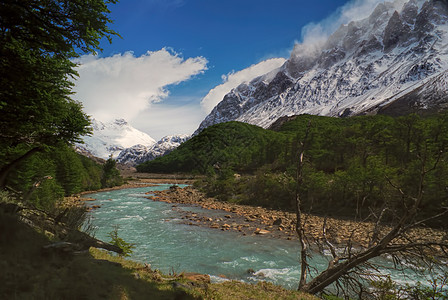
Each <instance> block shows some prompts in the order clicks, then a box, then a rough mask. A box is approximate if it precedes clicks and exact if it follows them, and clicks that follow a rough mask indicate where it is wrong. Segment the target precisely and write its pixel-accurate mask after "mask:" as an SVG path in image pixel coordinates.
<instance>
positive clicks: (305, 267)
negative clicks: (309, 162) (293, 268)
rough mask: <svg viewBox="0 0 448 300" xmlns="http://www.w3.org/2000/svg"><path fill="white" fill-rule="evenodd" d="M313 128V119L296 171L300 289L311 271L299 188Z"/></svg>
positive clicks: (299, 155) (301, 148)
mask: <svg viewBox="0 0 448 300" xmlns="http://www.w3.org/2000/svg"><path fill="white" fill-rule="evenodd" d="M310 130H311V120H310V121H309V122H308V126H307V128H306V131H305V137H304V139H303V141H301V142H300V143H299V149H298V161H297V173H296V182H297V185H296V195H295V196H296V202H295V204H296V205H295V206H296V218H297V222H296V233H297V235H298V237H299V243H300V262H301V264H300V268H301V270H300V281H299V290H302V289H303V287H304V286H305V285H306V281H307V277H308V271H309V264H308V256H309V253H308V252H309V249H308V243H307V241H306V236H305V228H304V226H305V221H304V219H303V217H302V216H303V214H302V201H301V199H300V193H299V189H300V186H301V185H302V181H303V174H302V170H303V159H304V153H305V149H306V146H307V143H308V137H309V133H310Z"/></svg>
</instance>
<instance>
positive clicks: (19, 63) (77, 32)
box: [0, 0, 116, 186]
mask: <svg viewBox="0 0 448 300" xmlns="http://www.w3.org/2000/svg"><path fill="white" fill-rule="evenodd" d="M111 3H116V0H89V1H84V0H70V1H65V0H47V1H41V0H5V1H1V3H0V78H1V80H0V115H1V116H2V117H1V119H0V147H1V152H2V155H0V157H2V160H1V161H0V186H5V185H6V180H7V177H8V175H9V173H10V172H11V171H12V170H13V169H14V167H15V166H17V164H19V163H20V162H21V161H23V160H25V159H26V158H28V157H30V156H32V155H33V154H35V153H36V152H41V151H44V150H47V149H48V147H52V146H55V145H57V144H58V143H60V142H64V143H72V142H77V141H79V138H80V136H81V135H84V134H87V133H89V130H88V125H89V119H88V117H87V115H86V114H85V113H84V112H83V111H82V107H81V104H80V103H78V102H75V101H73V100H72V99H70V94H71V93H72V92H71V87H72V85H73V83H72V78H73V77H75V76H76V75H77V74H76V71H75V70H74V67H75V66H76V65H75V63H74V62H73V61H72V60H71V59H72V58H74V57H76V56H78V55H79V53H95V51H97V50H101V48H100V46H99V43H100V40H101V39H102V38H107V39H109V41H110V40H111V37H112V36H113V35H115V34H116V33H115V32H114V31H112V30H111V29H109V28H108V25H109V24H110V23H111V20H110V19H109V17H108V13H109V12H110V11H109V10H108V5H109V4H111Z"/></svg>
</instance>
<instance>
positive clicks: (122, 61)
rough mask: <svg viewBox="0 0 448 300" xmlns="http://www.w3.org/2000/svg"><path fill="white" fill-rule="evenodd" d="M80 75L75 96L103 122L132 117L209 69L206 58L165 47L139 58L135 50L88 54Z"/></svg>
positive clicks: (81, 62)
mask: <svg viewBox="0 0 448 300" xmlns="http://www.w3.org/2000/svg"><path fill="white" fill-rule="evenodd" d="M76 62H77V63H78V64H79V66H78V68H77V71H78V73H79V78H77V80H76V81H75V87H74V91H75V92H76V94H75V95H74V97H73V98H74V99H76V100H78V101H80V102H82V103H83V105H84V110H85V111H86V113H88V114H91V115H93V116H94V117H95V118H97V119H99V120H101V121H110V120H112V119H115V118H125V119H127V120H130V119H132V118H133V117H135V116H136V115H138V114H139V112H141V111H143V110H145V109H147V108H148V107H149V106H150V104H151V103H157V102H159V101H161V100H162V99H163V98H165V97H167V96H168V95H169V91H168V89H167V86H169V85H176V84H178V83H180V82H182V81H186V80H188V79H190V78H192V77H193V76H194V75H197V74H199V73H202V72H204V70H206V69H207V60H206V59H205V58H204V57H195V58H188V59H186V60H185V59H183V58H182V57H180V56H179V55H178V54H176V53H174V52H170V51H168V50H167V49H166V48H163V49H161V50H159V51H154V52H150V51H148V52H147V53H145V54H143V55H141V56H139V57H136V56H135V55H134V54H133V53H132V52H126V53H124V54H117V55H114V56H111V57H104V58H101V57H98V56H93V55H85V56H82V57H80V58H79V59H77V60H76Z"/></svg>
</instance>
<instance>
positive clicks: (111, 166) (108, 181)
mask: <svg viewBox="0 0 448 300" xmlns="http://www.w3.org/2000/svg"><path fill="white" fill-rule="evenodd" d="M122 183H123V178H122V177H121V176H120V171H118V170H117V163H116V161H115V159H113V158H112V157H110V158H109V159H108V160H106V162H105V163H104V165H103V175H102V177H101V187H103V188H107V187H113V186H117V185H120V184H122Z"/></svg>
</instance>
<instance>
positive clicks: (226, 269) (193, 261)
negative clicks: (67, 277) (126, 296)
mask: <svg viewBox="0 0 448 300" xmlns="http://www.w3.org/2000/svg"><path fill="white" fill-rule="evenodd" d="M169 186H170V185H158V186H155V187H143V188H132V189H122V190H114V191H108V192H100V193H95V194H90V195H88V197H92V198H95V199H96V200H95V201H88V203H87V204H88V205H100V206H101V207H100V208H98V209H95V210H93V211H92V212H91V213H90V216H91V221H90V222H91V224H92V225H93V226H94V228H95V237H97V238H98V239H101V240H104V241H110V238H109V236H108V233H109V232H111V231H112V230H113V229H114V226H116V225H118V226H119V231H118V235H119V236H120V237H121V238H123V239H124V240H125V241H127V242H129V243H133V244H135V249H134V252H133V254H132V256H131V259H133V260H136V261H139V262H142V263H149V264H151V267H152V269H159V270H161V271H162V272H164V273H167V274H168V273H170V272H175V273H180V272H182V271H186V272H197V273H202V274H209V275H210V276H211V278H212V280H213V281H220V280H223V279H222V278H223V277H225V278H229V279H236V280H242V281H245V282H256V281H259V280H265V281H270V282H273V283H275V284H278V285H282V286H284V287H286V288H290V289H295V288H297V285H298V278H299V269H300V264H299V259H298V257H299V246H298V242H297V241H287V240H280V239H269V238H266V237H262V236H242V235H241V234H239V233H237V232H232V231H221V230H218V229H210V228H204V227H199V226H191V225H185V224H182V222H181V219H180V217H181V213H180V212H179V210H189V211H191V210H193V211H196V212H197V211H199V210H202V209H201V208H198V207H188V206H181V205H178V206H177V207H175V208H173V206H172V204H169V203H165V202H157V201H152V200H149V199H147V198H145V197H146V196H148V195H146V194H145V193H147V192H150V191H156V190H164V189H167V188H169ZM181 186H182V185H181ZM209 213H213V214H219V213H220V212H218V211H210V212H209ZM223 215H224V212H223ZM311 264H312V265H313V266H315V267H316V268H317V269H320V270H323V269H325V268H326V266H327V264H328V260H327V258H326V257H325V256H322V255H319V254H316V255H313V258H312V262H311ZM248 270H253V271H254V272H248ZM391 275H392V277H393V278H395V279H397V280H400V279H402V278H403V276H402V275H400V274H395V273H394V272H392V274H391ZM416 279H417V278H411V279H410V281H407V282H412V281H413V280H416Z"/></svg>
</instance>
